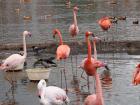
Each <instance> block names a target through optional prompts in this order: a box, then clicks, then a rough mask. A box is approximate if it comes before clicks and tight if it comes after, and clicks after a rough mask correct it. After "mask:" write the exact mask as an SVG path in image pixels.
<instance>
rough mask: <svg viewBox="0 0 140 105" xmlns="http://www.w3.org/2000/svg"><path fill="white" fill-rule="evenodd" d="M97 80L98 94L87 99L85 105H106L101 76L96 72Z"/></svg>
mask: <svg viewBox="0 0 140 105" xmlns="http://www.w3.org/2000/svg"><path fill="white" fill-rule="evenodd" d="M95 80H96V94H91V95H89V96H87V97H86V99H85V101H84V105H104V98H103V94H102V87H101V81H100V77H99V74H98V73H97V72H95Z"/></svg>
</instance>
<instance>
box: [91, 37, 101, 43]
mask: <svg viewBox="0 0 140 105" xmlns="http://www.w3.org/2000/svg"><path fill="white" fill-rule="evenodd" d="M93 41H95V42H99V41H101V39H100V38H99V37H95V36H93Z"/></svg>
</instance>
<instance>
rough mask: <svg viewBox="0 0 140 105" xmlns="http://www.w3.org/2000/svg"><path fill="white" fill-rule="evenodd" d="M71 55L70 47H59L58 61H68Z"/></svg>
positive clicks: (57, 52)
mask: <svg viewBox="0 0 140 105" xmlns="http://www.w3.org/2000/svg"><path fill="white" fill-rule="evenodd" d="M69 54H70V47H69V46H68V45H59V46H58V48H57V51H56V59H57V60H60V59H66V58H67V57H68V56H69Z"/></svg>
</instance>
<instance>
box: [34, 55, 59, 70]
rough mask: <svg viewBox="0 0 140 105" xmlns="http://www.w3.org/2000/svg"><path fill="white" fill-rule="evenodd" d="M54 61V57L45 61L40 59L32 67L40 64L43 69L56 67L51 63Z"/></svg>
mask: <svg viewBox="0 0 140 105" xmlns="http://www.w3.org/2000/svg"><path fill="white" fill-rule="evenodd" d="M54 59H55V57H50V58H46V59H43V58H40V59H38V60H37V61H36V62H35V63H34V67H36V66H37V65H38V64H41V65H42V66H44V67H45V68H49V67H56V66H57V64H56V63H54V62H53V61H52V60H54Z"/></svg>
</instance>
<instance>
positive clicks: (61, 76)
mask: <svg viewBox="0 0 140 105" xmlns="http://www.w3.org/2000/svg"><path fill="white" fill-rule="evenodd" d="M60 72H61V73H60V77H61V88H62V70H60Z"/></svg>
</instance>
